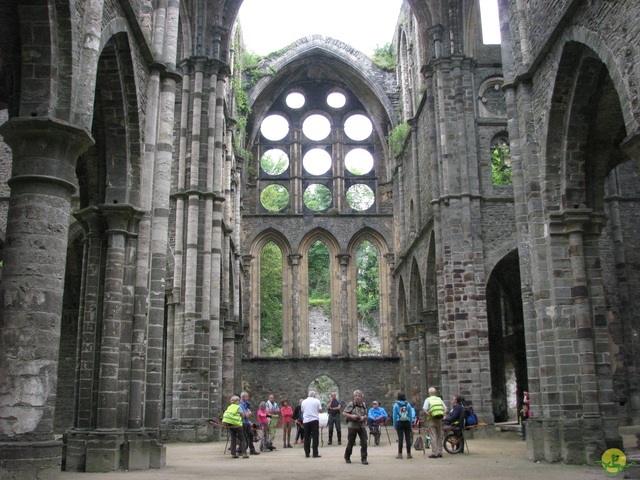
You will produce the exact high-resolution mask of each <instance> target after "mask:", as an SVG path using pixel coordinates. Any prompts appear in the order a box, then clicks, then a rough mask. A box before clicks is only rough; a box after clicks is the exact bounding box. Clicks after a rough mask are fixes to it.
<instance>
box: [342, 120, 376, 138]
mask: <svg viewBox="0 0 640 480" xmlns="http://www.w3.org/2000/svg"><path fill="white" fill-rule="evenodd" d="M371 132H373V124H372V123H371V120H369V119H368V118H367V117H365V116H364V115H360V114H356V115H351V116H350V117H349V118H347V120H346V121H345V122H344V133H346V134H347V137H349V138H350V139H351V140H357V141H360V140H365V139H367V138H369V135H371Z"/></svg>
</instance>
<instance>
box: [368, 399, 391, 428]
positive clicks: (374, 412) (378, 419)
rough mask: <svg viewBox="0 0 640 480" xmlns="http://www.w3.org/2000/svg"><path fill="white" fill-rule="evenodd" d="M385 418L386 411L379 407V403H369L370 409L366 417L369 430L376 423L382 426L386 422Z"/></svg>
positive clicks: (386, 416)
mask: <svg viewBox="0 0 640 480" xmlns="http://www.w3.org/2000/svg"><path fill="white" fill-rule="evenodd" d="M387 418H389V415H388V414H387V412H386V410H385V409H384V408H382V407H381V406H380V403H378V401H377V400H374V401H373V402H372V403H371V408H370V409H369V414H368V415H367V424H368V425H369V428H371V426H372V425H374V424H376V423H377V424H378V425H382V424H384V422H386V421H387Z"/></svg>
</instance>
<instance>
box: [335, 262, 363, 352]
mask: <svg viewBox="0 0 640 480" xmlns="http://www.w3.org/2000/svg"><path fill="white" fill-rule="evenodd" d="M350 260H351V255H347V254H340V255H338V261H339V262H340V270H339V272H340V273H339V275H338V281H339V284H338V288H339V292H340V296H339V313H338V315H337V317H338V322H335V321H334V322H332V323H333V325H332V329H331V330H332V335H331V337H332V341H331V345H332V348H331V350H332V353H333V354H334V355H341V356H344V357H347V356H349V355H350V354H351V355H355V356H357V355H358V345H357V338H358V318H357V317H356V318H355V329H356V330H355V337H356V342H355V343H356V346H355V350H354V348H353V344H354V342H353V336H354V335H353V329H354V328H353V323H354V319H353V318H351V319H350V318H349V317H350V316H349V303H348V302H349V289H348V286H349V282H348V281H347V280H348V276H349V273H348V268H349V262H350ZM334 317H335V315H334ZM336 327H339V328H336Z"/></svg>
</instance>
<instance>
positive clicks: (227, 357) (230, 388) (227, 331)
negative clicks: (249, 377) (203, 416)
mask: <svg viewBox="0 0 640 480" xmlns="http://www.w3.org/2000/svg"><path fill="white" fill-rule="evenodd" d="M223 335H224V337H223V340H222V342H223V343H222V404H223V405H227V403H228V402H229V399H230V398H231V396H232V395H233V394H234V393H235V390H234V388H235V386H234V378H235V375H236V368H235V367H236V365H235V356H236V323H235V322H232V321H227V322H225V326H224V334H223Z"/></svg>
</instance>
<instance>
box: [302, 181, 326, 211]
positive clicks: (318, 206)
mask: <svg viewBox="0 0 640 480" xmlns="http://www.w3.org/2000/svg"><path fill="white" fill-rule="evenodd" d="M331 196H332V194H331V190H329V189H328V188H327V187H325V186H324V185H321V184H318V183H316V184H313V185H310V186H309V188H307V189H306V190H305V191H304V194H303V196H302V197H303V200H304V203H305V205H306V206H307V207H309V208H310V209H311V210H314V211H317V212H319V211H322V210H326V209H327V208H328V207H329V206H330V205H331V200H332V197H331Z"/></svg>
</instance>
